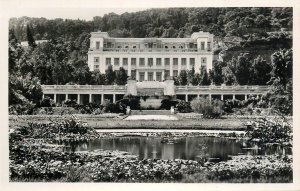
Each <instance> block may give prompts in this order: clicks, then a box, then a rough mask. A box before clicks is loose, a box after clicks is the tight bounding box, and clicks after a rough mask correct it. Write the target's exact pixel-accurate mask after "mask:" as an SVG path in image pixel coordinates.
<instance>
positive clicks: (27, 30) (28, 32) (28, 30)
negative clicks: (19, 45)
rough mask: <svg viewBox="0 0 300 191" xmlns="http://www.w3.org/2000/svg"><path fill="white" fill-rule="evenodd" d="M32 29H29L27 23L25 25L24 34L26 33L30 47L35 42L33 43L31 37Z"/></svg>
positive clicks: (33, 46) (33, 45)
mask: <svg viewBox="0 0 300 191" xmlns="http://www.w3.org/2000/svg"><path fill="white" fill-rule="evenodd" d="M31 31H32V30H31V29H30V26H29V25H27V27H26V34H27V41H28V45H29V46H30V47H32V48H35V47H36V43H35V40H34V38H33V35H32V32H31Z"/></svg>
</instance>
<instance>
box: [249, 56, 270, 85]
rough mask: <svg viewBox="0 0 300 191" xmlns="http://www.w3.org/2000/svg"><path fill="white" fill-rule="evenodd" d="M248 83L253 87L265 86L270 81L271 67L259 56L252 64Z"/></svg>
mask: <svg viewBox="0 0 300 191" xmlns="http://www.w3.org/2000/svg"><path fill="white" fill-rule="evenodd" d="M251 69H252V70H251V71H250V74H251V78H250V83H251V84H253V85H266V84H267V83H268V82H269V80H270V75H271V74H270V72H271V65H270V64H269V63H267V61H266V60H264V59H263V58H262V57H261V56H258V57H257V58H256V59H254V60H253V62H252V67H251Z"/></svg>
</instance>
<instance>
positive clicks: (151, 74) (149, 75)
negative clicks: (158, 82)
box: [148, 72, 153, 81]
mask: <svg viewBox="0 0 300 191" xmlns="http://www.w3.org/2000/svg"><path fill="white" fill-rule="evenodd" d="M148 81H153V72H148Z"/></svg>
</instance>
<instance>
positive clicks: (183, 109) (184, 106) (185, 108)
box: [176, 100, 192, 113]
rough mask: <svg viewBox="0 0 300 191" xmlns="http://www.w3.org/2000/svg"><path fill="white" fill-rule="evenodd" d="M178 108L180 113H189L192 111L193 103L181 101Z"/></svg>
mask: <svg viewBox="0 0 300 191" xmlns="http://www.w3.org/2000/svg"><path fill="white" fill-rule="evenodd" d="M176 108H177V110H178V112H180V113H189V112H191V111H192V108H191V103H190V102H186V101H183V100H180V101H179V102H178V104H177V105H176Z"/></svg>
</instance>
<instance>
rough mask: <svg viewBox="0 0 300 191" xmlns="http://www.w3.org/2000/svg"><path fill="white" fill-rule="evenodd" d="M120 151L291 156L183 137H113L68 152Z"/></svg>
mask: <svg viewBox="0 0 300 191" xmlns="http://www.w3.org/2000/svg"><path fill="white" fill-rule="evenodd" d="M95 149H102V150H119V151H127V152H129V153H131V154H134V155H138V156H139V158H140V159H146V158H153V159H154V158H159V159H170V160H174V159H189V160H198V159H199V158H201V157H203V156H205V157H206V158H214V159H220V160H226V159H228V157H230V155H239V154H248V155H269V154H274V153H277V154H291V152H292V151H291V148H281V147H279V146H277V145H267V146H265V147H259V146H257V145H254V144H252V145H251V144H250V145H249V144H248V143H246V142H245V141H242V140H235V139H227V138H220V137H183V138H178V139H176V140H171V141H165V140H163V138H161V137H114V138H102V139H99V140H94V141H90V142H86V143H80V144H76V145H70V148H68V149H67V150H68V151H70V150H72V151H86V150H95Z"/></svg>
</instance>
